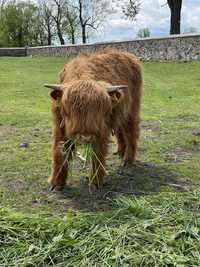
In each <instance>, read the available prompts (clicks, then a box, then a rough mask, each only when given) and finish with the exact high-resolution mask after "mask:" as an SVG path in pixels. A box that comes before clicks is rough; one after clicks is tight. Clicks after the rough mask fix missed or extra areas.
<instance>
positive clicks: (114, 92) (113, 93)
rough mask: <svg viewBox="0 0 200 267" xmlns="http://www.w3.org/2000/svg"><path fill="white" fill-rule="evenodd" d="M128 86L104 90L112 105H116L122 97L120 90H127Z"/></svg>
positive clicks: (110, 87)
mask: <svg viewBox="0 0 200 267" xmlns="http://www.w3.org/2000/svg"><path fill="white" fill-rule="evenodd" d="M127 88H128V86H127V85H114V86H113V85H111V86H108V87H107V88H106V90H107V92H108V94H109V95H110V97H111V100H112V103H113V104H117V103H118V102H119V100H120V98H121V97H122V92H121V91H120V90H121V89H125V90H127Z"/></svg>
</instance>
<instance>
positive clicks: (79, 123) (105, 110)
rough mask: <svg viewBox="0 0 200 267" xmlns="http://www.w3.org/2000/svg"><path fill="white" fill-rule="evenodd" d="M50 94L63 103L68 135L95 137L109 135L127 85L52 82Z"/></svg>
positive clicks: (62, 111)
mask: <svg viewBox="0 0 200 267" xmlns="http://www.w3.org/2000/svg"><path fill="white" fill-rule="evenodd" d="M45 87H48V88H50V89H51V91H50V96H51V98H52V99H53V101H57V103H58V105H60V109H61V115H62V123H61V127H63V128H65V134H66V136H67V137H70V138H76V137H80V136H83V137H95V136H98V135H101V136H102V135H104V133H105V134H106V133H107V131H108V129H109V119H110V114H111V112H112V110H113V107H116V105H117V104H118V103H119V102H120V99H122V96H123V93H122V92H121V90H120V89H125V88H127V86H125V85H119V86H118V85H117V86H112V85H110V84H108V83H105V82H103V81H99V82H96V81H93V80H77V81H74V82H71V83H65V84H60V85H57V84H56V85H48V84H46V85H45Z"/></svg>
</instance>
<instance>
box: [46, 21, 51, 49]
mask: <svg viewBox="0 0 200 267" xmlns="http://www.w3.org/2000/svg"><path fill="white" fill-rule="evenodd" d="M51 36H52V34H51V28H50V26H49V25H48V37H47V42H48V45H51Z"/></svg>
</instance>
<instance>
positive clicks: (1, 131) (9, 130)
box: [0, 124, 17, 141]
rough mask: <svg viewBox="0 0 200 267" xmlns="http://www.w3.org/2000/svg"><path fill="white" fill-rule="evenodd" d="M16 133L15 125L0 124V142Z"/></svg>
mask: <svg viewBox="0 0 200 267" xmlns="http://www.w3.org/2000/svg"><path fill="white" fill-rule="evenodd" d="M16 131H17V128H16V126H15V125H9V124H7V125H3V124H0V141H1V140H2V139H3V138H5V137H7V136H10V135H13V134H15V133H16Z"/></svg>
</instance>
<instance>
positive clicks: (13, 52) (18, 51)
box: [0, 48, 27, 57]
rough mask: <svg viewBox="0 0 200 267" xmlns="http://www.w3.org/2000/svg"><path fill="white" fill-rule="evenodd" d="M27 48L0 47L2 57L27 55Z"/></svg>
mask: <svg viewBox="0 0 200 267" xmlns="http://www.w3.org/2000/svg"><path fill="white" fill-rule="evenodd" d="M25 56H27V49H26V48H0V57H25Z"/></svg>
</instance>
